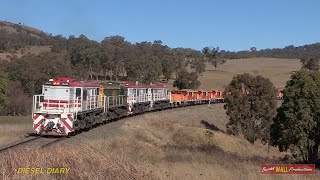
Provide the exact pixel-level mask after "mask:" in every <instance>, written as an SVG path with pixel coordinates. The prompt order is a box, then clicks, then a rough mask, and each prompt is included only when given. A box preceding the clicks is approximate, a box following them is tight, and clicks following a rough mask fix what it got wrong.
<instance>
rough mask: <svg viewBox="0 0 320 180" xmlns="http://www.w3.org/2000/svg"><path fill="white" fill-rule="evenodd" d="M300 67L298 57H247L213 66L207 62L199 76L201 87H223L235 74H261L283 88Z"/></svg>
mask: <svg viewBox="0 0 320 180" xmlns="http://www.w3.org/2000/svg"><path fill="white" fill-rule="evenodd" d="M299 69H301V63H300V60H299V59H276V58H249V59H235V60H228V61H227V63H226V64H224V65H222V66H218V68H217V69H215V68H214V66H212V65H210V64H208V65H207V68H206V72H205V73H204V74H203V75H202V76H201V77H200V78H199V79H200V81H201V86H200V88H199V89H201V88H205V89H207V88H223V87H224V86H226V85H228V84H229V82H230V81H231V79H232V77H233V76H234V75H236V74H241V73H251V74H253V75H262V76H264V77H267V78H269V79H270V80H271V82H273V84H274V85H275V87H277V88H283V87H284V86H285V83H286V81H287V80H289V78H290V76H291V73H292V72H293V71H297V70H299Z"/></svg>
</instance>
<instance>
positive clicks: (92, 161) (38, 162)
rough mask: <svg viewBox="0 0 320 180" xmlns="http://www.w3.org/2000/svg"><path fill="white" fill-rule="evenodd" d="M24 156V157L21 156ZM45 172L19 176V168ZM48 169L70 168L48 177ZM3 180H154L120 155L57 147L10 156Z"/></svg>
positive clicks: (3, 165) (84, 147) (5, 166)
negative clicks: (62, 172)
mask: <svg viewBox="0 0 320 180" xmlns="http://www.w3.org/2000/svg"><path fill="white" fill-rule="evenodd" d="M22 154H23V156H22ZM25 167H28V168H36V167H40V168H43V172H44V174H18V173H17V170H18V168H25ZM46 168H70V171H69V172H68V173H67V174H46ZM1 179H10V180H11V179H155V178H154V177H153V176H151V175H150V174H148V173H145V172H144V171H143V170H142V169H139V168H136V167H134V166H132V165H130V164H128V163H126V162H125V161H124V160H123V158H122V157H121V156H119V155H118V154H110V153H108V152H106V151H104V150H101V149H100V150H99V149H97V148H94V147H91V146H87V145H86V146H82V147H77V148H75V147H73V148H70V147H55V148H51V149H50V151H48V149H40V150H37V151H34V150H23V151H15V152H9V153H8V154H7V155H6V156H5V158H4V159H3V161H2V163H1Z"/></svg>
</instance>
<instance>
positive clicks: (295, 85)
mask: <svg viewBox="0 0 320 180" xmlns="http://www.w3.org/2000/svg"><path fill="white" fill-rule="evenodd" d="M319 89H320V73H319V72H317V71H304V70H303V71H298V72H296V73H294V74H293V75H292V76H291V80H289V81H288V82H287V85H286V87H285V89H284V101H283V103H282V105H281V107H280V108H279V109H278V114H277V117H276V118H275V119H274V123H273V124H272V126H271V138H272V143H273V145H276V146H278V147H279V149H280V151H286V150H288V149H289V150H290V151H291V152H292V154H293V156H294V157H296V158H297V160H303V161H304V162H311V163H315V162H316V161H317V160H318V150H319V145H320V91H319Z"/></svg>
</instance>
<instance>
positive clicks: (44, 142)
mask: <svg viewBox="0 0 320 180" xmlns="http://www.w3.org/2000/svg"><path fill="white" fill-rule="evenodd" d="M65 138H66V137H59V138H52V137H50V138H47V137H43V136H30V137H26V138H25V139H22V140H20V141H16V142H13V143H10V144H7V145H4V146H1V147H0V153H2V152H5V151H8V150H13V149H15V148H46V147H48V146H51V145H53V144H55V143H57V142H60V141H62V140H64V139H65Z"/></svg>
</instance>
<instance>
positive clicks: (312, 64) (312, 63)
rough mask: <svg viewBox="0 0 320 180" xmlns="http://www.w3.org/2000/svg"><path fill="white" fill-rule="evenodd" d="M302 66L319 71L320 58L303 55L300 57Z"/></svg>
mask: <svg viewBox="0 0 320 180" xmlns="http://www.w3.org/2000/svg"><path fill="white" fill-rule="evenodd" d="M300 62H301V63H302V68H303V69H309V70H312V71H319V69H320V64H319V63H320V58H316V57H303V58H301V61H300Z"/></svg>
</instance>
